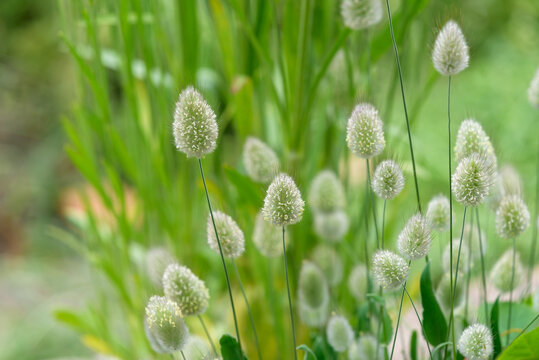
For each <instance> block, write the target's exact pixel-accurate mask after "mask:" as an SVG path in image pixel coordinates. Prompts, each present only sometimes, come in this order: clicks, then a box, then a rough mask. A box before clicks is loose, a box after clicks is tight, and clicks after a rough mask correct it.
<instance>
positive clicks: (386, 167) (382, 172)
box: [372, 160, 404, 199]
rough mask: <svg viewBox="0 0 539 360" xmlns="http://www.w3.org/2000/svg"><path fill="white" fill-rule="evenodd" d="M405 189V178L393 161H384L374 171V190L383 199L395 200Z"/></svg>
mask: <svg viewBox="0 0 539 360" xmlns="http://www.w3.org/2000/svg"><path fill="white" fill-rule="evenodd" d="M403 188H404V176H403V175H402V170H401V168H400V166H399V165H398V164H397V163H396V162H395V161H393V160H385V161H382V162H381V163H380V164H379V165H378V166H377V167H376V170H375V171H374V175H373V177H372V190H373V191H374V193H375V194H376V195H378V196H379V197H381V198H382V199H393V198H394V197H395V196H397V195H399V194H400V192H401V191H402V189H403Z"/></svg>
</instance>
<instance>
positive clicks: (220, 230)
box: [206, 211, 245, 258]
mask: <svg viewBox="0 0 539 360" xmlns="http://www.w3.org/2000/svg"><path fill="white" fill-rule="evenodd" d="M213 219H214V220H215V227H216V228H217V234H219V240H220V241H221V249H222V250H223V256H224V257H226V258H237V257H238V256H240V255H241V254H243V251H244V250H245V237H244V236H243V231H241V229H240V227H239V226H238V224H237V223H236V222H235V221H234V219H232V218H231V217H230V216H228V215H227V214H225V213H222V212H221V211H214V212H213ZM206 231H207V234H208V245H210V248H211V249H212V250H213V251H215V252H216V253H217V254H219V243H218V242H217V237H216V236H215V229H214V228H213V222H212V219H211V214H210V215H208V222H207V224H206Z"/></svg>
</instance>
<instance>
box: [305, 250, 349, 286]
mask: <svg viewBox="0 0 539 360" xmlns="http://www.w3.org/2000/svg"><path fill="white" fill-rule="evenodd" d="M311 258H312V260H313V262H314V263H315V264H316V265H318V267H319V268H320V270H322V273H323V274H324V275H325V278H326V279H327V281H328V283H329V285H331V286H335V285H338V284H339V283H340V282H341V280H342V277H343V263H342V261H341V257H340V256H339V254H338V253H337V251H335V249H333V248H332V247H329V246H327V245H317V246H316V247H315V248H314V250H313V252H312V254H311Z"/></svg>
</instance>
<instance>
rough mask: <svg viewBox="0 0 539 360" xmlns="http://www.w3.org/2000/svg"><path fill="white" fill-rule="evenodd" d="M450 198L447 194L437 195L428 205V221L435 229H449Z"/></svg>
mask: <svg viewBox="0 0 539 360" xmlns="http://www.w3.org/2000/svg"><path fill="white" fill-rule="evenodd" d="M449 211H450V207H449V199H448V198H447V197H446V196H445V195H441V194H440V195H436V196H435V197H433V198H432V199H431V200H430V201H429V204H428V206H427V215H426V218H427V222H428V223H429V226H430V229H431V230H433V231H438V232H444V231H447V230H449Z"/></svg>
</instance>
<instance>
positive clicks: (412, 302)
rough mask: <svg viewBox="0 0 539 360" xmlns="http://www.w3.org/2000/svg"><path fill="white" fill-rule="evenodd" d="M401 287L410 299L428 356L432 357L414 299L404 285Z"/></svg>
mask: <svg viewBox="0 0 539 360" xmlns="http://www.w3.org/2000/svg"><path fill="white" fill-rule="evenodd" d="M403 289H404V291H405V292H406V295H407V296H408V299H409V300H410V303H411V304H412V307H413V308H414V312H415V315H416V316H417V320H418V321H419V325H420V326H421V331H422V332H423V336H424V337H425V342H426V343H427V350H428V351H429V357H430V359H432V352H431V350H430V345H429V342H428V341H427V334H426V333H425V329H424V328H423V322H422V321H421V317H420V316H419V313H418V312H417V308H416V307H415V304H414V301H413V300H412V297H411V296H410V293H409V292H408V290H407V289H406V286H404V287H403Z"/></svg>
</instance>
